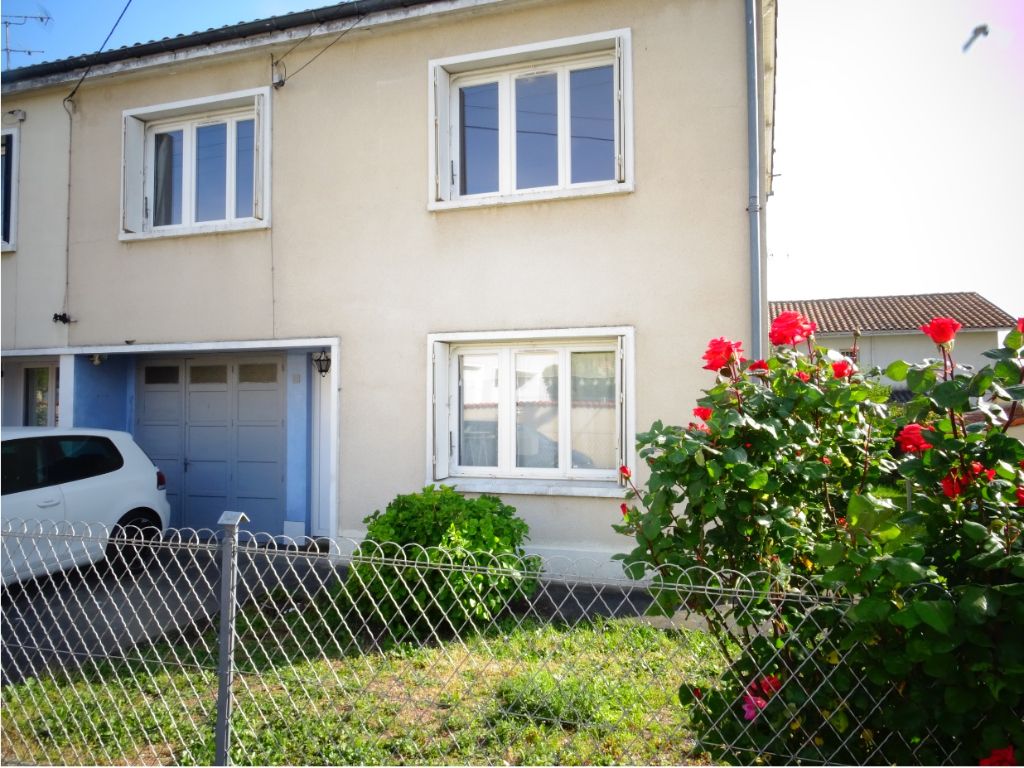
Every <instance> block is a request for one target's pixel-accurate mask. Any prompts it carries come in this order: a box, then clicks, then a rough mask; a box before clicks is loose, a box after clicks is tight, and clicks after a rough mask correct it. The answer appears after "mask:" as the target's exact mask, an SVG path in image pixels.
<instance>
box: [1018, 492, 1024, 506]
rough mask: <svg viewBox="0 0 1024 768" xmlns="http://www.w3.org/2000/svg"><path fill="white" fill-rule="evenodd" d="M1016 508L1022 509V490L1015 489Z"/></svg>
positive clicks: (1023, 494) (1023, 497) (1023, 495)
mask: <svg viewBox="0 0 1024 768" xmlns="http://www.w3.org/2000/svg"><path fill="white" fill-rule="evenodd" d="M1017 506H1018V507H1024V488H1018V489H1017Z"/></svg>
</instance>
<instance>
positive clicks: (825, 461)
mask: <svg viewBox="0 0 1024 768" xmlns="http://www.w3.org/2000/svg"><path fill="white" fill-rule="evenodd" d="M821 463H822V464H824V465H826V466H829V467H831V466H832V459H830V458H829V457H828V456H822V457H821Z"/></svg>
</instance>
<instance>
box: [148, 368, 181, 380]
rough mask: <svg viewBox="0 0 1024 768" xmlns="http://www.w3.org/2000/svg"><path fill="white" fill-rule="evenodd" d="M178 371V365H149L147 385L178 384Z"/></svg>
mask: <svg viewBox="0 0 1024 768" xmlns="http://www.w3.org/2000/svg"><path fill="white" fill-rule="evenodd" d="M178 371H179V368H178V366H176V365H147V366H146V373H145V377H144V378H145V380H146V383H147V384H177V383H178V376H179V375H180V374H179V373H178Z"/></svg>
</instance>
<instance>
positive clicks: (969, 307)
mask: <svg viewBox="0 0 1024 768" xmlns="http://www.w3.org/2000/svg"><path fill="white" fill-rule="evenodd" d="M786 311H796V312H800V313H801V314H803V315H805V316H806V317H809V318H810V319H811V320H813V321H814V322H815V323H817V324H818V330H817V331H816V332H815V334H814V336H815V338H816V339H817V340H818V343H819V344H821V345H822V346H825V347H830V348H832V349H835V350H838V351H840V352H843V353H844V354H849V353H850V351H851V350H852V349H853V343H854V342H853V333H854V331H860V337H859V339H858V342H857V364H858V365H859V366H860V367H861V368H862V369H864V370H867V369H868V368H871V367H872V366H878V367H879V368H882V369H883V370H884V369H885V367H886V366H887V365H889V363H891V362H893V361H894V360H906V361H908V362H911V363H913V362H920V361H922V360H924V359H925V358H935V357H938V351H937V350H936V348H935V344H934V342H932V340H931V339H930V338H928V336H927V335H925V334H924V333H923V332H922V331H921V326H922V325H927V323H928V322H929V321H930V320H931V319H932V318H934V317H952V318H953V319H954V320H956V321H957V322H959V323H960V324H961V325H962V326H963V327H962V328H961V329H960V331H959V332H958V333H957V335H956V341H955V342H954V348H953V359H954V360H955V361H956V362H957V363H958V364H961V365H969V366H974V367H981V366H983V365H985V364H986V363H987V362H989V361H988V359H987V358H985V357H984V356H983V355H982V353H983V352H985V351H986V350H989V349H992V348H993V347H998V346H999V336H1000V334H1001V333H1002V332H1005V331H1008V330H1009V329H1010V328H1011V327H1013V326H1014V325H1016V323H1017V321H1016V320H1015V319H1014V318H1013V317H1011V316H1010V315H1009V314H1007V313H1006V312H1004V311H1003V310H1001V309H1000V308H999V307H997V306H996V305H995V304H993V303H992V302H990V301H988V300H987V299H985V298H984V297H982V296H980V295H979V294H977V293H968V292H964V293H918V294H910V295H906V296H860V297H854V298H849V297H844V298H838V299H805V300H802V301H771V302H769V303H768V312H769V315H770V316H771V317H772V318H775V317H778V315H779V314H780V313H782V312H786ZM899 388H900V386H899V385H897V386H896V389H899Z"/></svg>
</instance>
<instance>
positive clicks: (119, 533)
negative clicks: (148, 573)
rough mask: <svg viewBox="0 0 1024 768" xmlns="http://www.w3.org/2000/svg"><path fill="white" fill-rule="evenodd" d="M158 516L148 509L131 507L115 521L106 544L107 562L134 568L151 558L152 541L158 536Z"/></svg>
mask: <svg viewBox="0 0 1024 768" xmlns="http://www.w3.org/2000/svg"><path fill="white" fill-rule="evenodd" d="M160 529H161V524H160V518H159V517H157V515H156V513H155V512H153V511H152V510H149V509H133V510H132V511H131V512H129V513H128V514H127V515H125V516H124V517H122V518H121V519H120V520H118V521H117V525H115V526H114V528H113V530H112V531H111V532H110V542H109V543H108V544H107V563H108V564H109V565H110V566H112V567H115V568H127V569H134V568H136V567H139V566H142V565H144V564H145V563H146V562H147V561H148V560H150V559H152V557H153V553H154V551H155V550H154V549H153V546H152V542H153V541H154V540H156V539H158V538H159V537H160Z"/></svg>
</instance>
